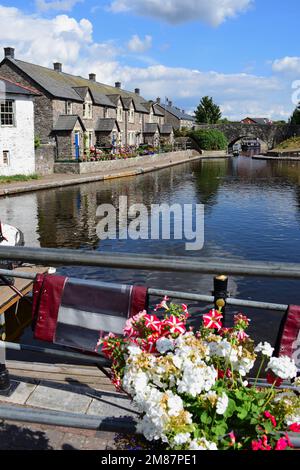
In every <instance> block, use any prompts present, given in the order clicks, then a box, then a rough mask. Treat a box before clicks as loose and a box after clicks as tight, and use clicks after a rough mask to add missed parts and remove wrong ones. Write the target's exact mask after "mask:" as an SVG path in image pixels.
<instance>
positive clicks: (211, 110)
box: [195, 96, 222, 124]
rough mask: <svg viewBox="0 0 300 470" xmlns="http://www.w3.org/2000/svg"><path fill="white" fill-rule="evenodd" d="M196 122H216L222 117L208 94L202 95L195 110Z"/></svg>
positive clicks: (218, 108)
mask: <svg viewBox="0 0 300 470" xmlns="http://www.w3.org/2000/svg"><path fill="white" fill-rule="evenodd" d="M195 117H196V122H197V123H198V124H216V123H217V122H218V121H219V120H220V119H221V117H222V113H221V109H220V107H219V106H218V105H217V104H215V103H214V102H213V99H212V98H210V97H209V96H204V97H203V98H202V100H201V101H200V104H199V106H198V107H197V109H196V111H195Z"/></svg>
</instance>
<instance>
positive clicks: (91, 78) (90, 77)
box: [89, 73, 96, 82]
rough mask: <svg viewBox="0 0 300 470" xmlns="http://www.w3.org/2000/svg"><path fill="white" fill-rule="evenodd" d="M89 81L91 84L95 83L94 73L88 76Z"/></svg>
mask: <svg viewBox="0 0 300 470" xmlns="http://www.w3.org/2000/svg"><path fill="white" fill-rule="evenodd" d="M89 80H91V82H95V81H96V74H95V73H90V74H89Z"/></svg>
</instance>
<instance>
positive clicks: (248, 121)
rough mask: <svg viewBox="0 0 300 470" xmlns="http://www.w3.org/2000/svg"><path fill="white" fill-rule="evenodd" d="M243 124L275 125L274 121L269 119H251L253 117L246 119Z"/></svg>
mask: <svg viewBox="0 0 300 470" xmlns="http://www.w3.org/2000/svg"><path fill="white" fill-rule="evenodd" d="M241 123H242V124H268V125H270V124H273V121H271V120H270V119H269V118H251V117H246V118H245V119H243V120H242V121H241Z"/></svg>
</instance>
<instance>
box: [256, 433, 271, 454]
mask: <svg viewBox="0 0 300 470" xmlns="http://www.w3.org/2000/svg"><path fill="white" fill-rule="evenodd" d="M252 450H272V447H271V446H270V445H269V444H268V438H267V436H265V435H264V436H263V437H262V438H261V439H260V440H259V441H252Z"/></svg>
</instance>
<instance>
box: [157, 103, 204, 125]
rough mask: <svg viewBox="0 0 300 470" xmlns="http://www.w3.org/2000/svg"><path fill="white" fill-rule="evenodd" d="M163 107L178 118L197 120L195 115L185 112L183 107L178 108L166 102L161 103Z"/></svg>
mask: <svg viewBox="0 0 300 470" xmlns="http://www.w3.org/2000/svg"><path fill="white" fill-rule="evenodd" d="M158 106H160V107H161V108H162V109H164V110H166V111H167V112H169V113H170V114H173V116H175V117H176V118H177V119H180V120H184V121H195V118H194V116H191V114H187V113H184V112H183V111H182V110H181V109H179V108H177V107H176V106H169V105H166V104H164V103H161V104H159V105H158Z"/></svg>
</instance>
